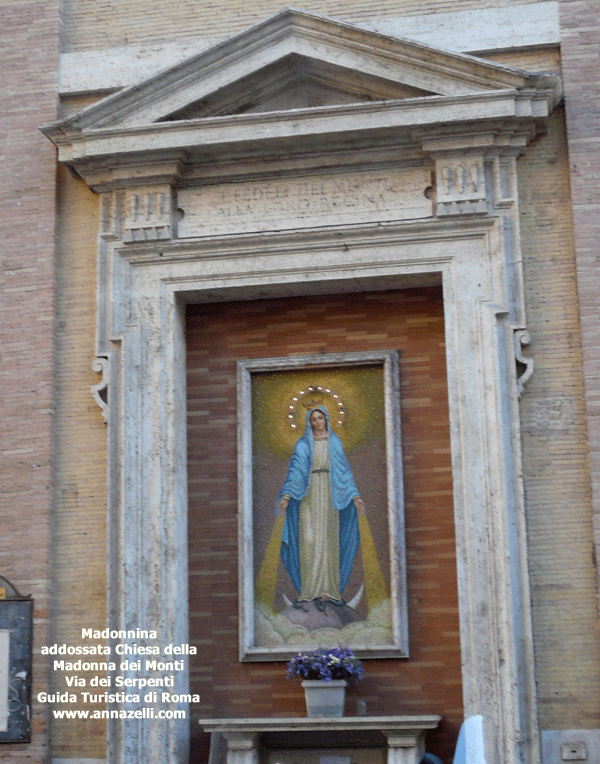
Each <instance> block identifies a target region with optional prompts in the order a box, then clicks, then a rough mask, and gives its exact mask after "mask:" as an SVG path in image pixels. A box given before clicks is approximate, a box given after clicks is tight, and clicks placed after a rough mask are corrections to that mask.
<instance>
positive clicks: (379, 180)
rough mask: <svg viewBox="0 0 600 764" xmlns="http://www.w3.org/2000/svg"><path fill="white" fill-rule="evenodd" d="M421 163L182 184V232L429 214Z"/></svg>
mask: <svg viewBox="0 0 600 764" xmlns="http://www.w3.org/2000/svg"><path fill="white" fill-rule="evenodd" d="M428 182H429V173H428V172H427V171H426V170H425V169H424V168H410V169H404V170H402V171H400V170H390V171H389V172H381V173H364V172H361V173H340V174H328V175H319V176H313V177H311V178H297V179H296V178H291V179H282V180H281V181H257V182H255V183H228V184H223V185H218V186H205V187H202V188H189V189H182V190H180V191H179V195H178V206H179V207H180V208H181V209H182V210H183V212H184V217H183V220H182V221H181V223H180V225H179V236H180V238H185V237H191V236H202V235H205V234H211V233H234V232H244V231H268V230H277V229H286V228H297V227H303V226H306V225H310V226H315V225H335V224H347V223H354V222H372V221H377V220H412V219H415V218H420V217H427V216H430V215H431V204H430V202H429V201H428V200H427V199H426V198H425V196H424V191H425V188H426V187H427V185H428Z"/></svg>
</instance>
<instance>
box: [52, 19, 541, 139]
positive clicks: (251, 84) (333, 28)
mask: <svg viewBox="0 0 600 764" xmlns="http://www.w3.org/2000/svg"><path fill="white" fill-rule="evenodd" d="M527 82H528V76H527V74H526V73H524V72H520V71H518V70H515V69H511V68H508V67H504V66H499V65H497V64H492V63H490V62H486V61H483V60H481V59H477V58H474V57H472V56H466V55H461V54H456V53H450V52H448V51H443V50H438V49H435V48H431V47H428V46H426V45H423V44H420V43H416V42H414V41H411V40H405V39H399V38H396V37H390V36H386V35H383V34H379V33H377V32H372V31H368V30H364V29H361V28H359V27H356V26H352V25H350V24H346V23H342V22H338V21H332V20H330V19H326V18H322V17H319V16H315V15H312V14H307V13H304V12H301V11H296V10H286V11H282V12H281V13H278V14H277V15H275V16H273V17H271V18H270V19H267V20H266V21H264V22H262V23H261V24H258V25H256V26H254V27H252V28H250V29H248V30H246V31H244V32H242V33H240V34H238V35H236V36H235V37H233V38H231V39H229V40H227V41H225V42H223V43H220V44H218V45H216V46H214V47H212V48H210V49H209V50H206V51H204V52H202V53H200V54H198V55H195V56H193V57H191V58H189V59H187V60H185V61H183V62H181V63H179V64H177V65H175V66H173V67H171V68H170V69H167V70H165V71H163V72H161V73H159V74H157V75H154V76H152V77H150V78H148V79H147V80H145V81H144V82H142V83H140V84H137V85H135V86H132V87H129V88H125V89H124V90H122V91H120V92H118V93H115V94H113V95H111V96H109V97H108V98H105V99H103V100H102V101H99V102H98V103H96V104H94V105H92V106H90V107H88V108H87V109H85V110H83V111H82V112H80V113H79V114H77V115H74V116H73V117H71V118H69V119H68V120H66V121H65V122H64V123H63V126H65V127H66V125H67V123H68V125H69V128H70V129H71V130H72V129H75V130H98V129H111V128H112V129H115V128H116V129H118V128H134V127H141V126H147V125H151V124H156V123H161V122H172V121H182V120H199V119H203V118H207V117H215V116H229V115H235V114H244V113H246V114H247V113H252V112H269V111H273V112H280V111H286V110H290V109H313V108H315V109H318V108H320V107H324V106H325V107H330V106H335V105H344V104H351V103H361V102H372V101H390V100H402V99H414V98H427V97H435V96H437V97H439V96H467V95H473V94H476V93H480V92H485V91H494V90H506V89H511V90H515V89H519V88H523V87H525V86H526V85H527Z"/></svg>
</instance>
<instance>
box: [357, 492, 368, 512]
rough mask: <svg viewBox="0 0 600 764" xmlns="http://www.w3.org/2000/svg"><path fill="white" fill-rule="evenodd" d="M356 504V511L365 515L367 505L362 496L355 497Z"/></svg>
mask: <svg viewBox="0 0 600 764" xmlns="http://www.w3.org/2000/svg"><path fill="white" fill-rule="evenodd" d="M354 506H355V507H356V511H357V512H358V514H359V515H364V514H365V511H366V509H367V505H366V504H365V503H364V501H363V500H362V499H361V498H360V496H355V497H354Z"/></svg>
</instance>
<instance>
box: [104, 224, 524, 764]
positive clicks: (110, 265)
mask: <svg viewBox="0 0 600 764" xmlns="http://www.w3.org/2000/svg"><path fill="white" fill-rule="evenodd" d="M317 253H318V257H316V256H315V255H316V254H317ZM99 267H100V282H99V283H100V284H101V292H100V295H99V297H100V299H99V306H100V309H99V324H98V326H99V349H100V351H101V353H100V354H106V355H107V356H108V357H109V364H108V366H109V370H108V371H107V376H108V383H109V396H108V402H109V410H110V415H109V418H108V423H109V521H110V537H109V539H110V560H109V570H110V571H111V582H110V592H109V597H110V615H111V624H110V625H111V628H124V627H130V628H131V627H135V626H137V625H139V626H150V625H151V626H152V628H157V629H158V630H159V638H160V639H161V641H163V642H180V641H186V640H187V628H188V618H187V611H188V605H187V563H186V546H187V530H186V517H187V488H186V436H185V430H186V416H185V408H186V407H185V328H184V310H183V308H184V304H185V302H203V301H211V302H213V301H219V302H223V301H227V300H235V299H260V298H265V297H275V296H283V295H303V294H324V293H339V292H344V291H348V292H349V291H369V290H377V289H393V288H409V287H411V286H414V285H417V284H423V283H427V284H431V283H440V281H441V283H442V284H443V292H444V312H445V331H446V348H447V351H446V352H447V368H448V390H449V393H448V394H449V408H450V431H451V446H452V466H453V477H454V507H455V526H456V550H457V566H458V591H459V607H460V640H461V652H462V662H463V673H462V679H463V698H464V713H465V716H471V715H474V714H481V715H482V716H483V718H484V730H485V739H486V756H487V759H488V764H500V763H501V762H502V764H517V762H524V761H531V762H534V761H535V760H536V755H537V727H536V713H535V686H534V673H533V647H532V645H533V643H532V637H531V619H530V604H529V592H528V574H527V561H526V534H525V521H524V509H523V493H522V480H521V455H520V434H519V416H518V400H517V380H516V368H515V367H516V365H515V358H514V331H515V322H516V321H518V318H516V317H515V313H514V304H515V303H514V300H515V294H514V288H515V287H514V282H513V279H512V271H511V268H512V265H511V261H510V257H509V255H508V254H507V251H506V250H505V247H504V245H503V225H502V218H501V217H492V216H479V217H472V218H467V217H457V218H451V219H446V220H438V221H436V220H431V219H429V220H427V221H421V222H418V223H386V224H380V225H366V226H362V225H357V226H351V227H344V228H343V229H340V228H337V227H332V228H330V229H322V228H321V229H315V230H303V231H290V232H285V233H278V234H272V235H270V236H269V237H265V236H261V235H255V236H251V235H244V236H234V237H220V238H219V237H215V238H214V239H205V240H199V241H190V242H177V241H175V242H149V243H147V244H136V245H129V246H128V245H123V244H122V243H121V242H120V241H119V240H117V238H116V237H115V236H114V235H113V234H110V233H107V234H106V235H105V236H103V237H102V238H101V250H100V265H99ZM166 592H168V593H169V596H165V593H166ZM177 681H178V683H179V687H178V688H175V690H174V691H175V692H182V691H183V692H184V691H185V685H186V677H185V675H184V674H183V673H180V674H179V675H178V677H177ZM434 710H435V709H432V711H434ZM188 735H189V730H188V722H187V721H183V722H182V721H180V720H179V721H178V720H169V721H167V720H164V721H162V720H157V719H154V720H152V721H150V722H149V721H147V720H132V721H129V720H127V721H124V722H111V728H110V730H109V761H110V762H111V763H112V762H119V764H137V762H138V761H142V760H149V759H151V760H152V761H155V762H161V763H164V764H167V762H169V764H171V763H172V762H181V764H183V762H185V761H186V755H187V754H186V750H187V749H186V746H187V740H188Z"/></svg>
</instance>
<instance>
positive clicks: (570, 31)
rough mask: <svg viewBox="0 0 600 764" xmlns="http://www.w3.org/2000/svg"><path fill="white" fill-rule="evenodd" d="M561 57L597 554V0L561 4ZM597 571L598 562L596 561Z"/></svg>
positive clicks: (565, 0)
mask: <svg viewBox="0 0 600 764" xmlns="http://www.w3.org/2000/svg"><path fill="white" fill-rule="evenodd" d="M560 12H561V51H562V66H563V80H564V84H565V93H566V95H565V105H566V111H567V135H568V140H569V163H570V172H571V193H572V197H573V225H574V235H575V247H576V259H577V285H578V289H579V303H580V316H581V328H582V333H583V361H584V373H585V392H586V410H587V417H588V420H587V425H588V436H589V453H590V464H591V473H592V481H593V482H592V487H593V500H594V509H595V535H596V550H598V549H599V548H600V278H599V277H598V242H599V241H600V216H599V215H598V193H599V182H598V178H599V177H600V13H598V3H597V2H595V0H561V3H560ZM594 564H595V565H596V568H597V559H596V558H594Z"/></svg>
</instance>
